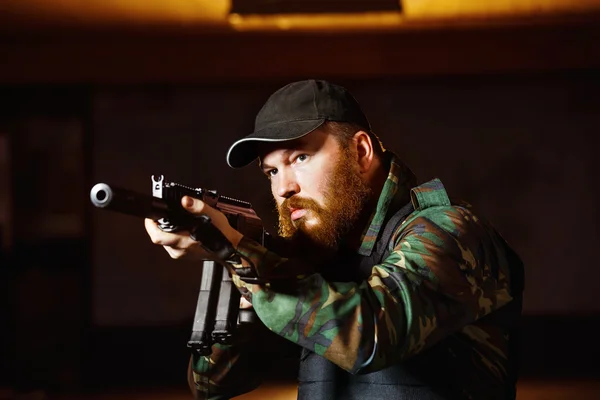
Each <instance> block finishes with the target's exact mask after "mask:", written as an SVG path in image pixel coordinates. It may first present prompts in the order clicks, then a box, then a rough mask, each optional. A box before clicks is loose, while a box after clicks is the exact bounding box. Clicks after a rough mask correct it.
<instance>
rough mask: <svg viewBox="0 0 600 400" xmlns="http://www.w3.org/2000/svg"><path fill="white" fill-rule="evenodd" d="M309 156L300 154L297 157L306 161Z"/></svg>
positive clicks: (298, 159)
mask: <svg viewBox="0 0 600 400" xmlns="http://www.w3.org/2000/svg"><path fill="white" fill-rule="evenodd" d="M307 158H308V155H307V154H300V155H299V156H298V157H296V161H300V162H302V161H306V159H307Z"/></svg>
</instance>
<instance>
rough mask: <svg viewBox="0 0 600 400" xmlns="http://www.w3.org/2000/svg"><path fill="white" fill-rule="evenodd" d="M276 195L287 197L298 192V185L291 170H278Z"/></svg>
mask: <svg viewBox="0 0 600 400" xmlns="http://www.w3.org/2000/svg"><path fill="white" fill-rule="evenodd" d="M280 174H281V175H280V176H279V185H278V187H277V195H278V196H279V197H282V198H284V199H289V198H290V197H292V196H293V195H295V194H298V193H300V185H298V181H297V180H296V176H295V175H294V173H293V172H291V171H290V172H283V171H281V172H280Z"/></svg>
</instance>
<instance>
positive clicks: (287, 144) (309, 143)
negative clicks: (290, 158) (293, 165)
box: [256, 128, 328, 162]
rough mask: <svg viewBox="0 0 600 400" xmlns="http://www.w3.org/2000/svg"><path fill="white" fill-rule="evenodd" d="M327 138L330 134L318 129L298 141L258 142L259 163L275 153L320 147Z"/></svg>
mask: <svg viewBox="0 0 600 400" xmlns="http://www.w3.org/2000/svg"><path fill="white" fill-rule="evenodd" d="M327 136H328V134H327V132H326V131H325V130H324V129H322V128H318V129H315V130H314V131H312V132H310V133H308V134H306V135H304V136H302V137H299V138H298V139H292V140H285V141H281V142H258V143H257V144H256V149H257V154H258V159H259V162H262V161H263V159H264V158H265V157H266V156H268V155H269V154H270V153H272V152H274V151H279V150H284V151H293V150H301V149H306V148H308V147H318V146H320V145H322V144H323V143H324V142H325V140H326V139H327Z"/></svg>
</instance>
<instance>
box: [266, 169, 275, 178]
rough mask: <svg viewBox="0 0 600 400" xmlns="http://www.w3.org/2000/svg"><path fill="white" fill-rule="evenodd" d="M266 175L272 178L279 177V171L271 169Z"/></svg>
mask: <svg viewBox="0 0 600 400" xmlns="http://www.w3.org/2000/svg"><path fill="white" fill-rule="evenodd" d="M266 175H267V176H268V177H269V178H270V177H272V176H275V175H277V170H276V169H270V170H268V171H267V172H266Z"/></svg>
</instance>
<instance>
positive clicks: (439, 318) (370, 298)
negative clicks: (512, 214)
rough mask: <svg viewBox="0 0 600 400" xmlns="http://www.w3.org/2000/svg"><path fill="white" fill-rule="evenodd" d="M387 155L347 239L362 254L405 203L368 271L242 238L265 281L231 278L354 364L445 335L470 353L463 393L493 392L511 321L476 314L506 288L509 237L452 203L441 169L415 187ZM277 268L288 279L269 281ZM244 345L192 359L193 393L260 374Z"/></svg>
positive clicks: (375, 363)
mask: <svg viewBox="0 0 600 400" xmlns="http://www.w3.org/2000/svg"><path fill="white" fill-rule="evenodd" d="M391 157H392V158H391V163H390V171H389V175H388V178H387V181H386V183H385V185H384V187H383V190H382V192H381V195H380V198H379V201H378V204H377V207H376V209H375V210H374V211H373V213H372V215H371V218H370V222H369V224H368V225H367V226H366V228H365V230H364V233H363V237H362V243H361V245H360V247H359V248H358V249H356V250H355V251H357V252H358V253H359V254H360V255H363V256H365V255H366V256H368V255H370V254H371V252H372V251H373V246H374V244H375V242H376V239H377V236H378V234H379V232H380V230H381V229H382V226H384V225H385V222H386V221H387V219H388V218H389V217H390V216H391V215H392V214H393V213H394V212H395V211H396V210H397V209H399V208H400V207H401V206H403V205H404V204H406V203H408V201H411V202H412V204H413V207H414V212H412V213H411V214H410V215H409V216H408V217H407V218H406V220H405V221H404V222H403V223H402V224H401V225H400V226H399V227H398V228H397V230H396V232H395V233H394V234H393V235H392V243H391V244H390V248H391V249H392V251H391V252H390V254H389V256H388V257H387V258H386V259H385V260H383V262H382V263H381V264H378V265H373V267H372V269H371V275H370V276H369V277H368V278H367V279H364V280H362V281H360V282H353V281H350V282H348V281H334V280H331V279H327V278H325V277H324V276H323V274H321V273H318V272H311V271H314V270H311V268H310V267H309V266H306V265H305V264H303V263H301V262H299V261H298V260H295V259H287V258H282V257H280V256H278V255H277V254H274V253H273V252H271V251H269V250H268V249H266V248H264V247H262V246H261V245H259V244H258V243H255V242H253V241H251V240H249V239H247V238H244V239H242V241H241V242H240V244H239V247H238V252H240V254H242V255H243V256H244V257H245V258H247V259H248V260H250V261H251V264H252V265H251V273H252V274H254V275H255V276H256V277H258V278H259V279H260V281H261V282H265V283H262V284H247V283H244V282H243V281H241V280H240V279H235V276H234V281H235V282H236V285H238V287H239V288H240V290H241V291H242V293H245V295H246V296H247V297H249V298H251V301H252V304H253V306H254V309H255V311H256V313H257V315H258V316H259V318H260V319H261V321H262V322H263V323H264V325H265V326H266V327H267V328H269V329H270V330H271V331H273V332H275V333H277V334H279V335H281V336H282V337H284V338H286V339H288V340H290V341H292V342H294V343H296V344H298V345H300V346H302V347H304V348H307V349H309V350H311V351H313V352H315V353H317V354H319V355H321V356H323V357H325V358H326V359H328V360H330V361H331V362H333V363H335V364H336V365H338V366H339V367H341V368H343V369H344V370H346V371H348V372H349V373H351V374H364V373H369V372H373V371H377V370H380V369H383V368H386V367H388V366H390V365H392V364H395V363H398V362H402V361H404V360H406V359H408V358H410V357H411V356H413V355H415V354H418V353H420V352H421V351H423V350H424V349H427V348H429V347H431V346H433V345H434V344H436V343H439V342H440V341H442V340H443V339H445V338H447V337H450V336H451V337H453V338H456V339H457V340H456V341H455V342H456V343H460V345H461V346H465V345H466V346H467V347H468V348H469V349H470V350H469V351H472V352H473V353H472V355H471V356H473V355H474V357H472V358H476V360H474V361H473V362H474V363H476V364H477V368H476V370H477V371H478V373H477V376H469V377H468V379H465V381H464V382H462V383H460V384H461V385H464V388H463V394H464V397H465V398H486V399H494V398H500V397H501V396H502V393H503V390H504V389H503V385H504V382H505V380H506V379H507V370H508V356H507V354H508V348H507V346H508V331H507V330H506V328H505V327H502V326H499V325H498V324H493V323H488V322H486V319H482V318H483V317H485V316H486V315H488V314H490V313H492V312H493V311H495V310H497V309H499V308H500V307H502V306H504V305H506V304H507V303H509V302H511V300H512V298H513V294H512V293H511V291H510V271H509V269H508V264H509V260H508V259H507V257H508V256H507V250H506V249H507V248H508V245H507V244H506V242H505V241H504V240H503V239H502V237H501V236H500V235H499V234H498V233H497V232H496V231H495V230H494V229H493V228H492V227H491V226H489V225H488V224H487V223H486V222H484V221H483V220H482V219H480V218H479V217H477V216H476V215H475V214H474V213H473V212H472V211H471V208H470V206H469V205H466V204H461V205H455V204H451V202H450V200H449V198H448V196H447V194H446V191H445V190H444V187H443V185H442V183H441V182H440V181H439V180H438V179H434V180H432V181H430V182H427V183H425V184H423V185H420V186H416V187H415V178H414V175H413V174H412V172H411V171H410V170H409V169H408V168H407V167H406V166H405V165H404V164H403V163H401V162H400V160H398V159H397V158H396V157H395V156H393V155H392V156H391ZM239 267H240V268H243V267H242V266H241V265H240V266H239ZM342 267H343V266H342ZM244 273H245V274H247V270H246V271H245V272H244ZM282 280H285V281H288V282H289V281H292V282H293V284H292V285H289V284H288V285H284V286H282V288H279V286H278V285H275V284H272V283H273V282H278V281H282ZM269 282H271V283H269ZM243 347H244V346H239V348H238V347H236V346H219V345H215V346H214V348H213V354H212V355H211V356H210V357H200V358H195V359H193V360H192V368H191V369H190V371H193V372H192V373H191V374H190V379H192V378H193V382H192V384H195V388H196V390H197V394H198V396H199V398H211V399H220V398H229V397H231V396H233V395H238V394H240V393H243V392H244V391H248V390H251V389H253V388H254V387H256V386H257V385H258V381H257V380H254V378H255V377H253V376H252V371H251V368H248V367H247V366H248V365H251V362H246V361H244V348H243ZM448 351H449V352H453V351H458V349H453V348H449V349H448Z"/></svg>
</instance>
